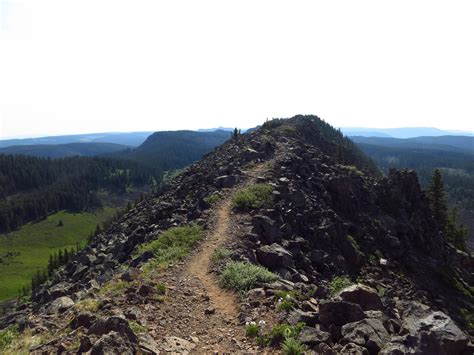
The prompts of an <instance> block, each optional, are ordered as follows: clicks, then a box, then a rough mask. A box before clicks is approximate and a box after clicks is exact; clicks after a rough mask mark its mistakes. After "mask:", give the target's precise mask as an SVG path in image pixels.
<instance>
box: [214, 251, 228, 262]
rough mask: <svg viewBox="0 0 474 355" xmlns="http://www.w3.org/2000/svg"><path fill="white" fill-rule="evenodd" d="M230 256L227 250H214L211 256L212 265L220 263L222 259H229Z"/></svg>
mask: <svg viewBox="0 0 474 355" xmlns="http://www.w3.org/2000/svg"><path fill="white" fill-rule="evenodd" d="M231 254H232V252H231V251H230V250H229V249H224V248H219V249H216V251H215V252H214V254H212V261H213V262H214V263H217V262H218V261H221V260H222V259H225V258H227V257H229V256H230V255H231Z"/></svg>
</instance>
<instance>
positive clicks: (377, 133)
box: [341, 127, 474, 139]
mask: <svg viewBox="0 0 474 355" xmlns="http://www.w3.org/2000/svg"><path fill="white" fill-rule="evenodd" d="M341 130H342V131H343V132H344V134H345V135H348V136H364V137H392V138H402V139H404V138H414V137H421V136H430V137H438V136H446V135H455V136H473V135H474V134H473V132H468V131H446V130H441V129H438V128H433V127H400V128H361V127H342V128H341Z"/></svg>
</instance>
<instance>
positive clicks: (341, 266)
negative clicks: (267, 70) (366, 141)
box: [0, 116, 474, 354]
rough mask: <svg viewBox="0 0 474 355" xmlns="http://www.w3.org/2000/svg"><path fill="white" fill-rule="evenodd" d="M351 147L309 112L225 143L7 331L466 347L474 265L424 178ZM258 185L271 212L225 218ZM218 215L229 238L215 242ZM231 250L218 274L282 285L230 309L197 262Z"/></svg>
mask: <svg viewBox="0 0 474 355" xmlns="http://www.w3.org/2000/svg"><path fill="white" fill-rule="evenodd" d="M341 142H342V143H341ZM341 146H342V152H341ZM354 149H355V148H354V147H353V146H351V145H350V144H348V143H345V142H344V141H342V140H341V139H340V137H339V136H338V133H337V132H336V131H334V130H331V129H330V128H329V127H328V126H327V125H326V124H325V123H323V122H321V121H320V120H319V119H318V118H317V117H313V116H310V117H307V116H297V117H294V118H292V119H289V120H276V121H270V122H269V123H268V124H265V125H264V126H263V127H262V128H260V129H259V130H257V131H255V132H252V133H250V134H246V135H242V136H241V137H239V139H238V140H234V141H230V142H227V143H225V144H224V145H223V146H221V147H219V148H217V149H216V150H215V151H214V152H212V153H210V154H208V155H207V156H206V157H204V159H203V160H202V161H200V162H199V163H197V164H194V165H193V166H191V167H190V168H188V169H187V170H186V171H185V172H184V173H183V174H182V175H180V176H178V177H177V178H176V179H175V180H174V181H173V182H172V183H171V184H170V185H169V186H167V187H166V188H164V189H163V191H161V192H160V193H159V194H157V196H153V197H150V198H147V199H146V200H144V201H142V202H140V203H139V204H137V205H136V206H135V207H134V208H133V209H132V210H130V211H129V212H127V213H126V214H124V215H123V216H122V217H121V218H120V220H118V221H117V222H116V223H114V224H113V225H112V226H111V227H110V228H109V229H108V230H107V231H106V232H105V233H103V234H101V235H98V236H97V237H96V238H95V239H94V240H93V241H92V242H91V243H90V244H89V245H88V246H87V247H86V248H85V249H84V250H82V251H81V252H80V253H79V255H77V256H76V257H75V259H74V260H73V261H72V262H71V263H69V264H68V265H67V266H66V267H65V268H64V269H63V270H61V271H60V272H58V273H57V275H56V276H55V278H54V279H53V280H51V281H49V282H48V283H47V284H45V285H44V286H43V287H42V288H41V289H40V290H39V291H38V292H37V293H35V294H34V295H33V297H32V303H31V304H28V305H21V306H19V308H18V309H17V311H16V312H15V313H13V314H11V315H9V316H8V317H6V318H5V319H3V320H1V321H0V328H2V327H6V326H9V325H12V324H16V325H17V326H18V328H19V330H20V331H22V332H24V334H28V336H29V337H30V338H31V339H33V340H31V341H30V344H29V346H30V349H31V351H32V352H36V353H49V352H61V351H69V352H78V353H92V354H100V353H106V352H107V351H109V352H112V353H122V354H125V353H159V352H180V353H181V352H197V353H199V352H212V351H215V350H217V351H223V352H260V351H261V352H264V351H267V350H268V348H265V347H263V346H262V345H261V344H258V342H256V341H255V340H253V339H252V338H248V337H246V336H245V334H244V333H245V324H247V323H248V324H250V323H251V322H255V323H259V322H260V324H261V326H260V328H261V329H260V332H261V333H264V332H266V331H267V330H268V329H270V328H271V327H272V326H274V325H276V324H293V325H298V324H300V325H301V326H298V327H299V331H298V334H297V335H296V336H295V338H296V339H297V341H298V342H300V343H302V344H304V345H305V346H306V347H307V349H308V351H314V352H315V353H324V354H337V353H342V354H349V353H350V354H377V353H381V354H403V353H417V354H422V353H426V354H434V353H436V354H471V353H472V352H473V349H474V347H473V346H472V343H470V341H472V335H473V333H472V322H473V320H472V318H470V316H471V315H472V314H474V306H473V294H472V293H473V292H474V289H473V288H472V287H473V284H474V278H473V273H472V271H473V266H474V259H473V257H472V256H471V255H468V254H466V253H463V252H461V251H459V250H456V249H455V248H454V247H452V246H451V245H449V244H448V243H446V241H445V239H444V236H443V235H442V233H440V232H439V230H438V228H437V226H436V224H435V222H434V220H433V218H432V215H431V212H430V209H429V207H428V204H427V200H426V197H425V195H424V193H423V191H422V190H421V188H420V186H419V184H418V180H417V177H416V174H415V173H414V172H411V171H392V172H391V173H390V174H389V176H387V177H379V176H377V174H376V173H374V172H373V171H371V168H372V166H371V164H370V162H368V161H366V160H364V159H363V157H362V158H361V157H360V156H359V155H358V152H357V151H355V150H354ZM255 183H261V184H267V185H269V186H271V188H272V191H273V192H272V196H273V203H272V205H271V206H265V207H262V208H254V209H251V210H250V211H237V210H233V211H231V210H230V208H228V210H227V212H225V213H220V212H222V211H223V210H222V209H223V208H225V206H226V204H229V203H230V199H231V197H232V195H233V194H234V193H235V192H236V191H239V190H240V189H242V188H244V187H245V186H249V185H251V184H255ZM210 196H219V200H220V202H218V203H216V204H211V203H210V202H209V201H210V200H209V197H210ZM227 206H228V205H227ZM222 218H227V219H228V221H227V222H226V223H227V225H226V227H225V228H224V230H225V231H226V232H223V233H224V234H226V236H225V238H223V239H222V240H220V241H219V242H216V244H213V243H214V242H213V241H212V238H210V236H212V235H213V231H214V230H215V229H216V225H218V224H219V222H220V221H221V220H222ZM189 223H196V224H197V225H200V226H202V227H203V229H204V230H205V233H206V235H208V238H207V239H205V240H204V241H203V242H201V244H200V247H199V248H197V249H196V250H195V251H193V252H192V253H191V255H190V256H189V257H187V258H185V259H183V260H182V261H179V262H177V263H175V264H173V265H172V266H171V267H169V268H167V269H165V270H153V271H152V272H147V270H148V269H147V265H149V262H150V260H152V259H153V257H154V255H153V253H150V252H145V253H142V254H140V253H137V250H138V249H139V246H140V245H143V244H146V243H148V242H150V241H152V240H155V239H157V238H160V236H161V235H162V234H163V233H164V232H165V231H167V230H168V229H169V228H171V227H175V226H182V225H186V224H189ZM222 247H225V249H226V250H227V253H226V255H225V256H224V257H223V258H222V259H221V260H219V261H216V262H213V263H211V264H210V265H211V270H210V271H211V274H210V277H211V279H210V280H211V281H212V280H217V277H218V276H217V275H219V274H220V273H221V272H222V270H223V268H225V265H226V263H228V262H229V261H242V262H249V263H252V264H258V265H263V266H265V267H266V268H268V269H269V270H271V271H272V272H274V273H275V274H277V275H278V277H279V279H278V280H277V281H275V282H272V283H265V284H261V285H257V286H256V287H255V288H253V289H251V290H250V291H248V292H246V293H245V295H244V296H240V297H239V296H237V295H234V294H226V295H225V296H223V297H227V298H228V299H232V300H233V302H234V304H235V307H236V308H237V309H236V310H235V312H233V311H232V310H231V311H228V310H226V309H219V307H218V306H216V298H215V295H212V294H211V295H210V294H209V291H208V290H207V289H206V287H203V285H204V284H205V283H203V282H202V279H200V278H199V275H193V274H192V272H190V270H189V268H188V265H189V264H190V263H191V262H192V260H193V258H196V257H199V256H200V255H201V256H202V255H204V254H203V252H202V250H203V249H204V250H205V249H206V248H210V249H211V250H215V249H218V248H222ZM206 255H207V258H208V257H209V255H210V254H209V253H207V254H206ZM161 284H163V285H166V291H163V293H164V294H160V292H158V291H157V285H161ZM219 302H220V301H219ZM282 303H284V304H285V307H281V306H280V305H281V304H282ZM52 334H53V335H54V336H53V337H52V339H51V338H49V337H48V335H52ZM39 339H41V340H39ZM38 343H40V344H38ZM273 350H274V351H278V346H277V345H275V347H274V348H273Z"/></svg>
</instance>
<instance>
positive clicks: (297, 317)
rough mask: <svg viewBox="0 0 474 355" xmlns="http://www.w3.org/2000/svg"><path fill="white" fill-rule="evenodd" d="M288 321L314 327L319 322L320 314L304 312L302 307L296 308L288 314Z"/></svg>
mask: <svg viewBox="0 0 474 355" xmlns="http://www.w3.org/2000/svg"><path fill="white" fill-rule="evenodd" d="M287 322H288V323H289V324H292V325H296V324H298V323H304V324H306V325H308V326H310V327H314V326H315V325H316V324H317V323H318V322H319V315H318V313H316V312H304V311H302V310H300V309H294V310H292V311H291V312H290V314H289V315H288V318H287Z"/></svg>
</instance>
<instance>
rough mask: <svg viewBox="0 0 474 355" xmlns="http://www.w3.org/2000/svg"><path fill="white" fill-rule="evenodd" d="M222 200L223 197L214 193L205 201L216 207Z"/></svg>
mask: <svg viewBox="0 0 474 355" xmlns="http://www.w3.org/2000/svg"><path fill="white" fill-rule="evenodd" d="M221 199H222V197H221V196H220V195H219V194H216V193H214V194H212V195H209V196H208V197H206V198H205V199H204V201H206V202H207V203H208V204H210V205H214V204H216V203H217V202H219V201H220V200H221Z"/></svg>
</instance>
